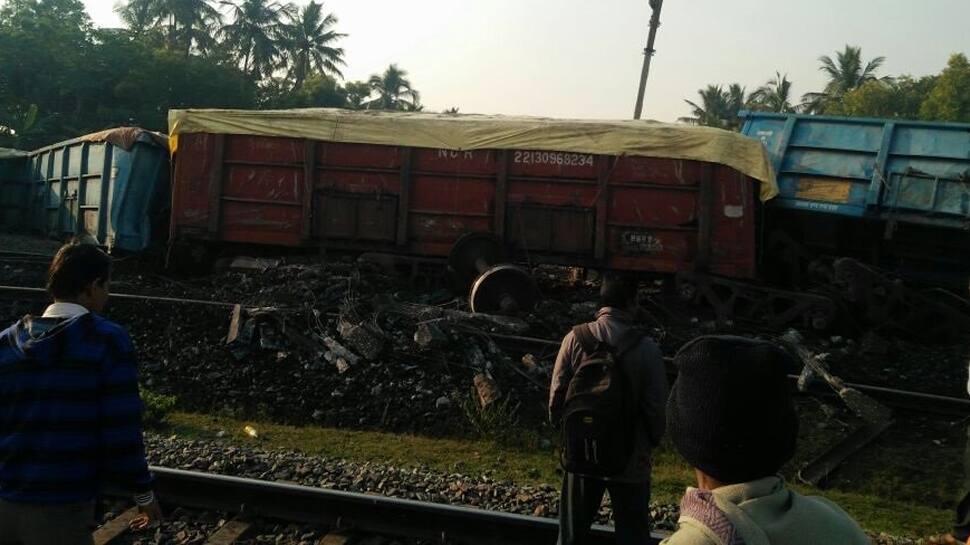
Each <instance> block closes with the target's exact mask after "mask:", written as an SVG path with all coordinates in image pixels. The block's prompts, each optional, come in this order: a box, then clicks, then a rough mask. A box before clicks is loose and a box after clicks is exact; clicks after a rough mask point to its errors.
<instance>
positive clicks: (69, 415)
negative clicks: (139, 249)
mask: <svg viewBox="0 0 970 545" xmlns="http://www.w3.org/2000/svg"><path fill="white" fill-rule="evenodd" d="M110 277H111V258H110V257H109V256H108V255H107V254H105V253H104V252H102V251H101V250H100V249H99V248H97V247H96V246H92V245H87V244H77V243H69V244H67V245H65V246H63V247H61V249H60V250H59V251H58V252H57V255H56V256H55V257H54V259H53V261H52V263H51V266H50V270H49V272H48V281H47V290H48V292H49V293H50V295H51V296H52V297H53V298H54V303H53V304H52V305H50V306H48V307H47V309H46V310H45V312H44V314H43V316H41V317H33V316H26V317H24V318H23V319H22V320H20V321H18V322H17V323H16V324H14V325H13V326H11V327H9V328H8V329H6V330H5V331H3V332H2V333H0V544H7V543H17V544H22V545H90V544H91V543H93V540H92V535H91V531H92V528H93V525H94V509H95V505H94V501H95V499H96V497H97V496H98V493H99V490H100V488H101V486H102V485H103V484H105V483H109V482H110V483H114V484H117V485H120V486H122V487H125V488H127V489H128V490H130V491H131V492H132V493H133V494H134V498H135V502H136V503H137V504H138V506H139V510H140V511H141V513H140V515H139V516H138V517H136V518H135V519H134V520H133V521H132V528H133V529H136V530H137V529H141V528H145V527H147V526H149V525H150V524H152V523H154V522H156V521H160V520H161V510H160V509H159V505H158V502H157V501H156V500H155V496H154V493H153V491H152V487H153V477H152V474H151V473H150V472H149V471H148V464H147V462H146V461H145V448H144V442H143V438H142V426H141V412H142V403H141V399H140V397H139V393H138V380H137V370H136V366H135V352H134V346H133V345H132V342H131V338H130V337H129V336H128V333H127V332H126V331H125V330H124V329H123V328H122V327H121V326H119V325H117V324H115V323H112V322H110V321H108V320H106V319H105V318H103V317H102V316H100V315H99V314H98V313H99V312H101V311H102V309H103V308H104V306H105V303H107V300H108V284H109V281H110Z"/></svg>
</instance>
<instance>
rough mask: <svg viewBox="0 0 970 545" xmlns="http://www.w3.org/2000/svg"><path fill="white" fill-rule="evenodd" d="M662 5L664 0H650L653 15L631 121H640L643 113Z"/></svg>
mask: <svg viewBox="0 0 970 545" xmlns="http://www.w3.org/2000/svg"><path fill="white" fill-rule="evenodd" d="M663 5H664V0H650V9H652V10H653V15H652V16H651V17H650V34H649V35H648V36H647V47H646V49H644V50H643V72H641V73H640V90H639V92H638V93H637V106H636V109H634V110H633V119H640V114H642V113H643V95H644V93H646V90H647V76H649V75H650V59H652V58H653V54H654V53H655V52H656V50H655V49H654V48H653V43H654V41H655V40H656V39H657V29H658V28H660V8H662V7H663Z"/></svg>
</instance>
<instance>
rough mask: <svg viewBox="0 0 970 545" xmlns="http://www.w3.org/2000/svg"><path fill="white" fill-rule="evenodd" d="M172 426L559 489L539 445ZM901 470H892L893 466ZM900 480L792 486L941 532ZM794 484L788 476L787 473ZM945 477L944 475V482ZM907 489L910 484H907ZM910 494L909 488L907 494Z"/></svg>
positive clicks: (911, 532)
mask: <svg viewBox="0 0 970 545" xmlns="http://www.w3.org/2000/svg"><path fill="white" fill-rule="evenodd" d="M168 423H169V426H170V429H171V430H172V431H174V432H175V433H176V434H177V435H179V436H181V437H185V438H205V439H211V438H214V437H215V436H216V434H217V433H218V432H220V431H225V432H226V435H225V440H227V441H230V442H232V443H234V444H238V445H247V446H257V447H260V448H264V449H286V450H294V451H299V452H303V453H306V454H310V455H318V456H326V457H331V458H342V459H346V460H351V461H355V462H380V463H384V464H389V465H395V466H399V467H416V466H425V467H429V468H432V469H435V470H438V471H443V472H448V473H452V472H455V473H463V474H467V475H481V474H486V473H487V474H489V475H490V476H491V477H492V478H495V479H499V480H507V481H512V482H515V483H518V484H520V485H526V484H533V485H534V484H553V485H556V486H558V484H559V481H560V479H561V474H560V473H559V472H558V468H559V466H558V462H557V459H556V454H555V452H554V451H553V450H552V449H551V448H548V449H545V450H542V449H540V448H538V447H533V448H529V447H525V446H508V445H504V444H499V443H496V442H495V441H489V440H473V439H433V438H428V437H420V436H413V435H398V434H390V433H381V432H370V431H351V430H341V429H330V428H317V427H295V426H282V425H277V424H272V423H268V422H253V421H243V420H236V419H231V418H226V417H219V416H210V415H199V414H188V413H173V414H172V415H170V416H169V418H168ZM247 425H252V426H253V427H254V428H256V430H257V431H258V432H259V437H258V438H256V439H254V438H252V437H249V436H247V435H246V433H245V432H244V431H243V428H244V427H245V426H247ZM892 468H896V469H898V467H897V466H891V469H892ZM652 476H653V499H654V501H657V502H661V503H678V502H679V500H680V496H681V495H682V494H683V491H684V488H685V487H686V486H689V485H691V484H693V471H692V470H691V468H690V467H689V466H688V465H687V464H686V463H684V462H683V460H682V459H680V457H679V456H678V455H677V454H676V453H675V452H674V451H673V449H672V448H671V446H670V445H669V444H665V445H663V446H662V447H661V448H659V449H657V451H656V453H655V457H654V467H653V475H652ZM900 477H902V476H900V475H894V476H890V475H885V474H878V473H876V474H871V475H867V479H872V480H873V481H874V482H872V483H855V484H854V485H852V486H850V485H849V484H847V483H841V484H840V489H835V490H818V489H815V488H811V487H806V486H802V485H799V484H795V485H793V486H794V488H795V489H796V490H798V491H799V492H801V493H803V494H812V495H821V496H825V497H827V498H829V499H831V500H833V501H835V502H837V503H838V504H839V505H841V506H842V507H843V508H844V509H845V510H846V511H848V512H849V513H850V514H851V515H852V516H854V517H855V518H856V520H858V521H859V523H860V524H862V526H863V527H865V528H866V529H867V530H869V531H871V532H885V533H888V534H892V535H896V536H909V537H919V536H923V535H927V534H932V533H940V532H942V531H944V530H945V529H946V528H947V527H948V525H949V524H950V519H951V516H952V515H951V513H950V511H949V510H947V509H946V508H943V507H940V506H938V503H939V502H938V501H937V500H936V499H935V498H934V505H930V506H927V505H925V504H924V502H919V501H913V500H912V499H908V500H900V499H892V496H889V495H887V494H886V493H885V489H886V486H887V483H888V482H889V479H895V481H893V482H899V481H900ZM788 478H789V482H793V478H794V476H793V475H789V476H788ZM944 478H945V477H944ZM907 486H909V485H907ZM911 493H913V491H911V490H908V489H907V494H904V495H905V496H907V497H909V495H910V494H911Z"/></svg>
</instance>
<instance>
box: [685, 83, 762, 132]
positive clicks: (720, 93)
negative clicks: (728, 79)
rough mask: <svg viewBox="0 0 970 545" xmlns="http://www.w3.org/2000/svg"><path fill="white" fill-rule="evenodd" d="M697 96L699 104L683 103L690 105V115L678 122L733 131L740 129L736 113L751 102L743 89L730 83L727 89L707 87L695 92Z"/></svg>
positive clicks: (715, 86) (714, 86) (688, 101)
mask: <svg viewBox="0 0 970 545" xmlns="http://www.w3.org/2000/svg"><path fill="white" fill-rule="evenodd" d="M697 94H698V95H699V96H700V98H701V100H700V102H699V103H697V102H692V101H690V100H685V101H684V102H686V103H687V104H689V105H690V107H691V109H692V111H691V115H690V116H689V117H682V118H680V119H679V120H678V121H681V122H682V123H689V124H691V125H703V126H705V127H717V128H719V129H727V130H734V131H736V130H738V129H740V127H741V120H740V118H738V112H740V111H741V110H743V109H744V108H746V107H747V105H748V104H749V103H750V102H751V100H752V98H751V97H749V96H747V95H746V91H745V88H744V87H742V86H741V85H740V84H737V83H732V84H731V85H729V86H728V88H727V89H724V88H723V87H721V86H720V85H708V86H707V87H706V88H704V89H700V90H699V91H697Z"/></svg>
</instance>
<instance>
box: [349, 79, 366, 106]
mask: <svg viewBox="0 0 970 545" xmlns="http://www.w3.org/2000/svg"><path fill="white" fill-rule="evenodd" d="M344 90H345V91H347V107H348V108H350V109H352V110H360V109H363V108H365V107H367V102H368V100H369V99H370V95H371V92H372V90H371V88H370V84H369V83H367V82H364V81H350V82H347V85H344Z"/></svg>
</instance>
